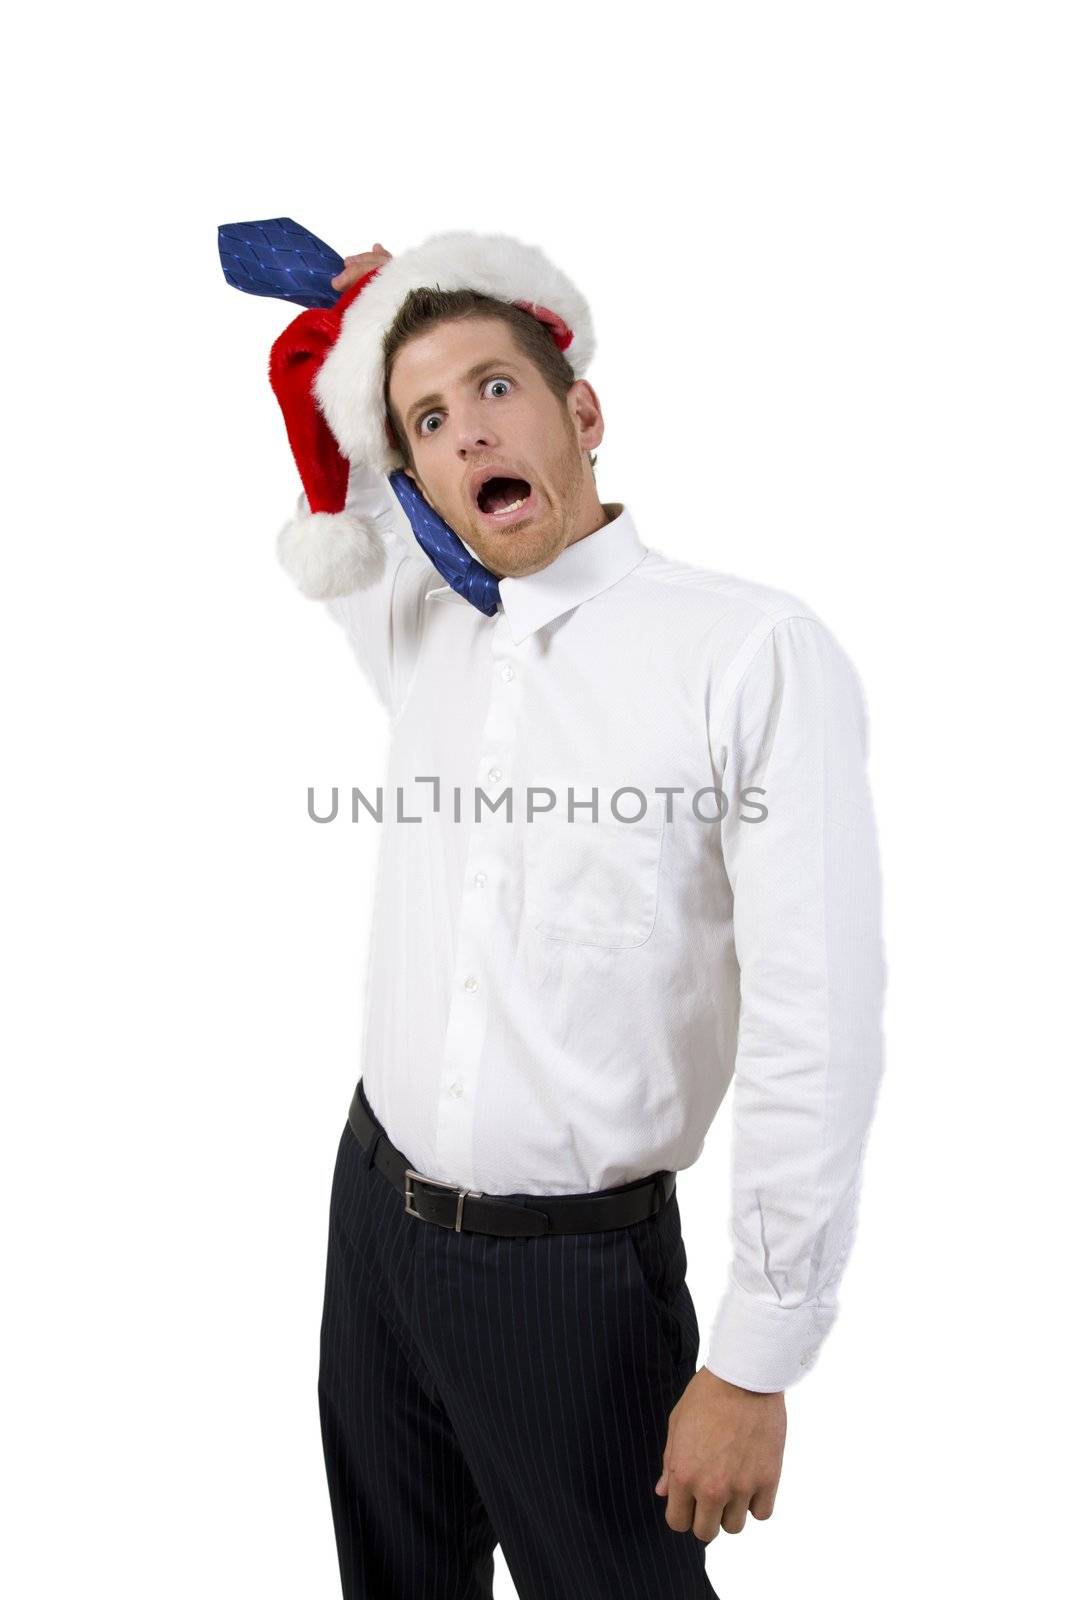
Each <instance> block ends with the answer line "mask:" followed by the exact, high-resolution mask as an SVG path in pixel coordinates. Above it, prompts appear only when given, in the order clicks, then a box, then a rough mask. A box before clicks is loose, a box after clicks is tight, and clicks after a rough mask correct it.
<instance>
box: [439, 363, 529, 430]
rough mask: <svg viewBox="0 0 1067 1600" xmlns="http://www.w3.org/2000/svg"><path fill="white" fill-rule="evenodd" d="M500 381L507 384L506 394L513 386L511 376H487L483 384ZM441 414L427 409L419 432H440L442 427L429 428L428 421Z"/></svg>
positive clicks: (487, 384) (486, 385)
mask: <svg viewBox="0 0 1067 1600" xmlns="http://www.w3.org/2000/svg"><path fill="white" fill-rule="evenodd" d="M498 383H502V384H504V385H505V388H504V393H505V394H507V393H509V392H510V390H511V388H512V380H511V379H510V378H505V377H503V376H502V375H498V376H497V377H495V378H487V379H486V380H485V383H484V384H483V385H482V387H483V389H489V388H492V386H493V385H494V384H498ZM497 398H498V399H502V398H503V396H501V395H498V396H497ZM440 415H441V413H440V412H439V411H427V412H426V413H425V414H424V415H423V416H421V417H420V418H419V421H418V430H419V433H420V434H422V435H423V437H425V436H426V434H427V433H440V431H441V430H440V428H428V427H427V423H428V422H430V421H431V420H432V419H433V418H434V417H439V416H440Z"/></svg>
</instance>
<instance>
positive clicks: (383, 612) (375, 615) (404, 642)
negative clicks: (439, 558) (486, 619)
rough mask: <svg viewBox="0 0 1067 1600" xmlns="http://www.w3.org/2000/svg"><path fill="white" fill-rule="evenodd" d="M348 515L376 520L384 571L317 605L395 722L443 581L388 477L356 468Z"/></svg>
mask: <svg viewBox="0 0 1067 1600" xmlns="http://www.w3.org/2000/svg"><path fill="white" fill-rule="evenodd" d="M345 509H346V510H352V511H356V512H358V513H359V514H360V515H361V516H364V517H368V518H372V519H373V521H374V525H375V528H376V530H377V532H378V534H379V536H380V538H381V540H382V543H383V545H384V547H385V563H384V567H383V570H382V571H381V572H380V573H379V575H378V576H377V577H376V579H375V581H374V582H373V583H372V584H370V585H369V586H368V587H366V588H364V589H357V590H355V591H354V592H353V593H352V594H346V595H342V596H340V597H339V598H337V599H331V600H322V601H320V602H319V604H321V605H322V606H324V607H325V609H326V611H327V612H328V613H329V615H330V616H331V617H332V618H333V620H334V621H335V622H337V623H338V624H339V625H340V626H341V627H342V628H343V629H344V631H345V634H346V636H347V638H348V642H349V644H350V645H351V647H352V650H353V652H354V654H355V657H356V660H357V662H358V663H359V667H360V670H361V671H362V672H363V674H364V676H365V677H366V678H367V680H368V681H369V682H370V684H371V685H372V687H373V688H374V690H375V692H376V694H377V696H378V698H379V699H380V700H381V702H382V704H383V705H384V706H385V707H386V709H387V710H388V712H389V714H390V716H395V715H396V714H397V712H398V711H399V709H400V707H401V705H402V704H403V701H404V696H405V693H406V690H407V686H408V684H409V683H410V681H411V678H412V675H413V673H414V668H415V662H416V659H417V657H418V652H419V645H420V642H421V636H422V624H423V615H424V607H425V599H426V594H427V592H428V591H429V590H430V589H431V588H433V587H434V585H435V584H440V583H443V582H444V579H443V578H442V577H441V576H440V574H439V573H438V571H437V568H436V567H435V566H434V565H433V563H432V562H431V561H430V560H429V558H428V557H427V556H426V555H425V554H424V553H423V551H422V550H421V548H420V547H419V545H418V544H417V542H416V541H415V539H414V537H413V535H412V534H411V533H410V531H409V529H408V525H407V519H406V518H405V516H404V512H403V509H402V507H401V505H400V502H399V501H398V500H397V498H396V496H395V495H394V493H393V491H392V489H391V488H390V486H389V480H388V478H387V477H385V476H384V474H382V473H380V472H376V471H374V470H372V469H371V468H360V469H358V470H357V469H355V468H353V469H352V471H351V472H350V473H349V481H348V493H347V497H346V500H345Z"/></svg>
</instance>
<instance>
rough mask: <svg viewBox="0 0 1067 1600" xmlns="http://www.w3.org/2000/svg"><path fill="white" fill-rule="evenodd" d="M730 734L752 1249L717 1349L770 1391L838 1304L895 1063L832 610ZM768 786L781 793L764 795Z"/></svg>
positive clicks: (774, 649)
mask: <svg viewBox="0 0 1067 1600" xmlns="http://www.w3.org/2000/svg"><path fill="white" fill-rule="evenodd" d="M713 753H715V759H716V762H717V763H718V762H720V761H721V763H722V772H723V775H724V780H723V788H724V792H725V795H726V800H727V809H726V812H725V815H724V816H723V819H722V822H721V824H720V839H721V847H722V851H723V860H724V866H725V870H726V873H727V875H728V877H729V880H730V884H731V887H732V889H733V902H734V904H733V924H734V943H735V949H736V954H737V960H738V966H739V970H740V1011H739V1019H738V1047H737V1056H736V1062H735V1069H734V1080H733V1088H734V1101H733V1125H732V1155H731V1233H732V1240H733V1257H732V1262H731V1267H730V1274H729V1281H728V1286H727V1288H726V1291H725V1293H724V1295H723V1297H722V1299H721V1301H720V1303H719V1306H718V1309H717V1312H716V1315H715V1319H714V1322H713V1326H712V1330H711V1334H710V1338H709V1342H708V1346H707V1354H706V1359H705V1365H706V1366H707V1367H708V1368H709V1369H710V1370H711V1371H712V1372H714V1373H716V1374H718V1376H719V1377H721V1378H725V1379H726V1380H727V1381H729V1382H730V1383H735V1384H738V1385H740V1386H741V1387H742V1388H746V1389H754V1390H758V1391H761V1392H765V1393H770V1392H775V1391H778V1390H781V1389H785V1388H786V1387H787V1386H788V1385H789V1384H791V1383H794V1382H796V1381H797V1379H798V1378H801V1377H803V1376H804V1375H805V1372H806V1371H807V1370H808V1369H810V1367H811V1365H812V1363H813V1362H814V1360H815V1359H816V1355H817V1353H818V1351H819V1348H820V1346H821V1344H822V1342H823V1340H824V1339H825V1337H826V1335H827V1333H828V1332H829V1330H830V1327H831V1325H832V1324H833V1322H834V1320H835V1319H836V1316H837V1290H838V1285H839V1282H840V1279H841V1276H842V1272H843V1269H844V1266H845V1262H846V1259H847V1257H848V1254H849V1252H850V1249H851V1246H852V1241H853V1236H854V1232H855V1228H856V1221H857V1209H858V1199H859V1188H860V1173H861V1167H862V1163H863V1156H864V1151H865V1147H866V1142H867V1137H868V1133H869V1129H870V1123H871V1118H872V1116H873V1112H874V1107H875V1102H876V1098H877V1090H878V1085H879V1082H880V1079H881V1075H882V1070H883V1040H882V1003H883V994H884V988H885V961H884V953H883V946H882V932H881V871H880V865H879V857H878V844H877V835H876V826H875V819H874V815H873V807H872V801H871V795H870V791H869V786H868V780H867V772H866V761H867V718H866V709H865V704H864V697H863V690H862V687H861V684H860V682H859V679H858V677H857V675H856V671H855V668H854V667H853V665H852V663H851V661H850V660H849V658H848V656H847V655H846V654H845V652H844V651H843V649H842V648H841V646H840V645H839V644H838V642H837V641H836V639H835V638H834V636H833V634H832V633H831V632H830V630H829V629H828V628H827V627H826V626H825V625H824V624H823V623H822V622H821V621H819V620H818V619H817V618H816V617H814V616H810V615H807V616H789V617H785V618H783V619H781V620H779V621H778V622H776V623H775V624H774V625H773V626H772V627H771V628H770V629H769V631H768V632H767V634H766V636H765V637H764V639H763V641H762V642H761V643H760V644H759V645H758V647H757V648H756V650H755V652H754V654H753V657H752V659H751V661H750V662H749V664H748V666H747V667H746V668H745V669H744V671H743V673H742V675H741V678H740V682H739V684H738V687H737V689H736V691H735V692H734V693H733V695H732V697H731V699H730V702H729V704H728V706H727V707H726V710H725V712H724V714H723V716H722V718H721V719H720V721H719V728H718V737H716V738H713ZM731 772H732V774H733V776H732V779H731V776H730V775H731ZM751 786H756V787H758V788H759V789H762V790H763V791H764V792H763V793H755V794H753V793H751V792H750V793H749V795H748V798H747V802H746V799H745V797H744V795H743V794H742V791H743V790H745V789H750V788H751ZM757 807H763V808H765V810H766V815H765V816H762V815H760V813H759V812H758V810H757ZM720 810H721V806H720ZM755 816H758V817H759V820H744V819H745V818H746V817H747V818H753V817H755Z"/></svg>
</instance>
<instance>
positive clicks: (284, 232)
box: [219, 217, 345, 311]
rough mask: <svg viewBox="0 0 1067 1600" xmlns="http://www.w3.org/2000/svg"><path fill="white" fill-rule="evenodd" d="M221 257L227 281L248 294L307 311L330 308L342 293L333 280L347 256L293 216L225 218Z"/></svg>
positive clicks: (341, 269)
mask: <svg viewBox="0 0 1067 1600" xmlns="http://www.w3.org/2000/svg"><path fill="white" fill-rule="evenodd" d="M219 259H220V260H221V262H222V274H223V277H224V278H225V279H226V282H227V283H231V284H232V285H233V287H234V288H235V289H243V290H244V292H245V294H265V295H269V296H270V298H271V299H272V300H288V301H289V302H290V303H291V304H292V305H296V306H306V307H307V308H308V310H309V311H310V310H312V309H315V310H326V309H327V308H328V307H329V306H332V305H336V303H337V301H338V300H339V299H340V298H341V297H340V295H339V294H338V293H337V290H336V289H335V288H334V287H333V285H332V284H331V283H330V279H331V278H336V277H337V274H338V273H339V272H343V271H344V266H345V264H344V259H343V257H341V256H339V255H338V254H337V251H336V250H331V249H330V247H329V245H328V244H323V242H322V240H321V239H316V237H315V235H314V234H313V233H309V232H308V230H307V229H306V228H302V227H301V226H300V224H299V222H294V221H293V219H292V217H272V218H271V219H270V220H269V221H267V222H226V223H223V225H222V226H221V227H220V228H219Z"/></svg>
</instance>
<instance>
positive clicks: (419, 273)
mask: <svg viewBox="0 0 1067 1600" xmlns="http://www.w3.org/2000/svg"><path fill="white" fill-rule="evenodd" d="M419 288H439V289H476V290H478V291H479V293H481V294H485V295H490V296H492V297H493V298H494V299H497V300H503V301H506V302H508V303H510V304H511V305H515V306H519V307H520V308H521V309H522V310H524V311H528V312H529V313H530V314H531V315H532V316H534V317H536V318H537V319H538V321H540V322H543V323H544V324H545V325H546V326H547V327H548V329H549V331H550V333H551V334H552V338H553V340H554V341H555V343H556V344H557V346H558V347H559V349H560V350H562V351H563V352H564V353H565V355H566V357H567V360H568V361H569V363H570V365H571V369H572V370H573V372H574V375H575V377H576V378H580V377H583V376H584V375H585V373H586V371H587V369H588V367H589V363H590V361H591V359H592V356H593V349H594V339H593V324H592V317H591V315H590V311H589V307H588V305H587V304H586V301H585V299H584V298H583V296H582V295H581V294H580V293H579V291H578V290H577V289H576V288H575V286H574V284H573V283H571V281H570V279H569V278H567V277H566V276H565V275H564V274H563V273H562V272H560V270H559V268H558V267H555V266H553V264H552V262H551V261H549V260H548V258H547V256H545V254H544V253H543V252H542V251H541V250H539V249H538V248H537V246H536V245H529V244H524V243H522V242H521V241H520V240H518V239H513V238H510V237H509V236H508V235H506V234H476V233H437V234H433V235H432V236H431V237H430V238H428V239H426V240H425V241H424V243H423V244H421V245H418V246H417V247H416V248H414V249H412V250H408V251H406V252H404V253H403V254H402V255H397V256H393V257H391V258H390V259H389V260H388V261H386V262H385V263H384V265H382V266H380V267H377V268H375V269H374V270H373V271H371V272H368V273H366V274H365V275H364V276H363V277H362V278H360V279H359V281H358V282H357V283H354V284H352V285H351V287H350V288H349V289H347V290H346V291H345V293H344V294H343V295H342V296H341V297H340V299H339V300H338V301H337V304H336V305H334V306H331V307H329V308H328V309H326V310H309V311H304V312H302V313H301V314H300V316H298V317H297V318H296V319H295V320H294V321H293V322H291V323H290V324H289V326H288V327H287V328H286V330H285V332H284V333H283V334H282V335H281V336H280V337H279V338H278V339H276V340H275V342H274V345H273V347H272V348H271V353H270V381H271V387H272V388H273V390H274V393H275V395H276V396H277V399H278V403H279V405H280V406H281V408H282V414H283V416H284V418H285V426H286V430H287V432H288V435H289V443H290V445H291V446H292V451H293V455H294V456H295V458H296V465H297V469H298V471H299V473H300V480H301V482H302V483H303V485H304V492H303V494H302V495H301V496H300V499H299V502H298V504H297V510H296V514H295V516H294V517H292V518H291V520H290V521H289V522H287V523H286V524H285V526H284V528H282V530H281V532H280V534H279V535H278V555H279V559H280V560H281V563H282V565H283V567H285V569H286V571H287V572H288V573H289V575H290V576H291V577H292V578H293V580H294V581H295V582H296V584H297V586H298V587H299V588H300V589H301V590H302V591H303V593H304V594H306V595H308V596H310V597H311V598H312V599H315V600H324V599H327V598H330V597H332V596H337V595H344V594H350V593H352V591H353V590H355V589H360V588H363V587H365V586H366V585H368V584H370V583H373V582H374V580H375V578H376V577H377V576H378V575H379V574H380V573H381V571H382V569H383V565H384V551H383V547H382V544H381V537H380V535H379V534H378V532H377V530H376V529H375V526H374V523H373V521H371V520H370V519H368V518H365V517H360V516H358V515H356V514H355V513H354V512H350V511H347V510H346V509H345V502H346V499H347V495H348V473H349V467H350V466H351V467H371V468H373V469H375V470H377V471H379V472H381V473H383V474H388V473H389V472H392V471H395V470H396V469H397V468H400V467H402V466H403V465H404V461H403V457H402V456H401V455H400V452H399V451H398V450H395V449H393V448H392V446H391V445H390V443H389V439H388V435H387V433H386V411H385V357H384V352H383V348H382V345H383V340H384V338H385V335H386V333H387V332H388V331H389V329H390V327H391V326H392V323H393V320H394V318H395V317H396V314H397V312H398V311H399V310H400V307H401V306H402V304H403V303H404V300H405V299H406V297H407V295H408V292H409V291H410V290H412V289H419Z"/></svg>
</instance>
